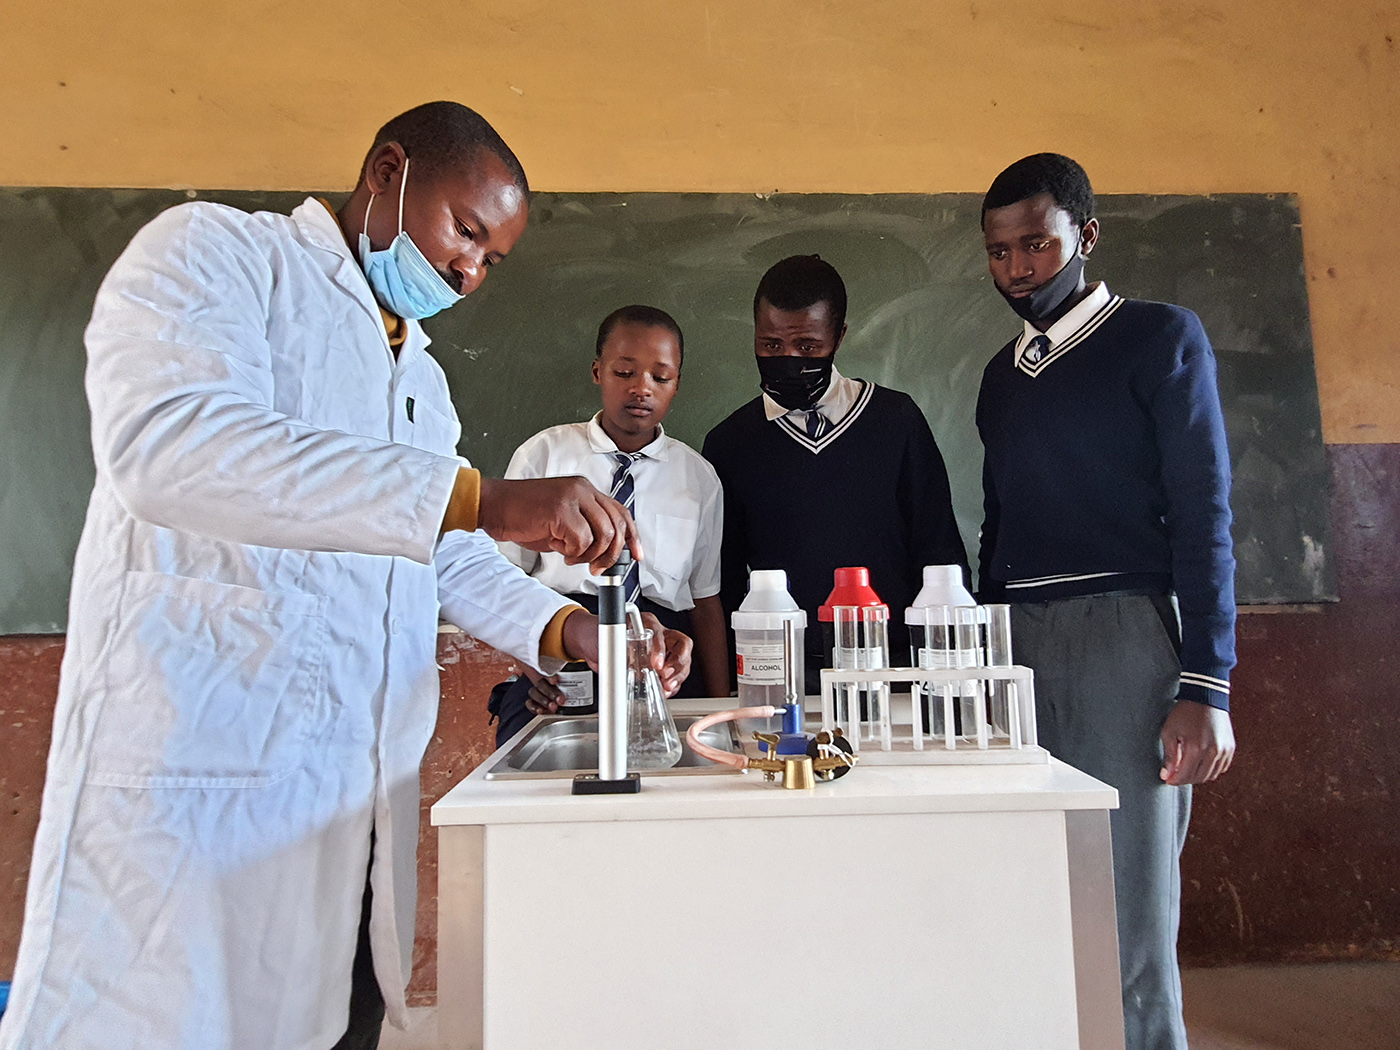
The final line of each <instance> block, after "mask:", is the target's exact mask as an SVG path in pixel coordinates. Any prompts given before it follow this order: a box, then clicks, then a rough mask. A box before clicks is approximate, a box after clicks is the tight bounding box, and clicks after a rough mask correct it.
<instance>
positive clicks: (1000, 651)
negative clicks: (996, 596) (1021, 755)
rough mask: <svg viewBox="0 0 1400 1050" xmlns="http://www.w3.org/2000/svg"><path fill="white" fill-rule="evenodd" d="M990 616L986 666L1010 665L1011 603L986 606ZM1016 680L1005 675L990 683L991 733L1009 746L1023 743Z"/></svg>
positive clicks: (1015, 746)
mask: <svg viewBox="0 0 1400 1050" xmlns="http://www.w3.org/2000/svg"><path fill="white" fill-rule="evenodd" d="M983 608H984V609H985V610H986V616H987V666H988V667H1010V666H1011V606H1009V605H985V606H983ZM1015 689H1016V686H1015V683H1013V682H1010V681H1008V680H1006V679H1004V678H1002V679H989V680H988V682H987V691H988V705H987V706H988V710H989V720H990V721H991V725H992V735H993V737H994V738H995V740H996V741H997V742H998V743H1001V742H1003V740H1004V742H1005V743H1006V745H1007V746H1008V747H1012V748H1019V747H1020V746H1021V725H1020V723H1021V717H1020V715H1021V712H1020V711H1019V709H1018V707H1017V704H1016V699H1015V695H1014V694H1015Z"/></svg>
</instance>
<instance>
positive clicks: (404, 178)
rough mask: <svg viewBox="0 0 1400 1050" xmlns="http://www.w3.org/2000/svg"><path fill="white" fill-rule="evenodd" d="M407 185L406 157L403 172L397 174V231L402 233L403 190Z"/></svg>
mask: <svg viewBox="0 0 1400 1050" xmlns="http://www.w3.org/2000/svg"><path fill="white" fill-rule="evenodd" d="M407 187H408V158H407V157H405V158H404V159H403V174H402V175H401V176H399V232H400V233H403V191H404V190H405V189H406V188H407Z"/></svg>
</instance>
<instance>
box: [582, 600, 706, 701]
mask: <svg viewBox="0 0 1400 1050" xmlns="http://www.w3.org/2000/svg"><path fill="white" fill-rule="evenodd" d="M642 623H643V624H644V625H645V626H646V628H647V629H648V630H649V631H651V651H650V657H651V666H652V668H653V669H654V670H655V671H656V676H657V677H658V678H659V679H660V680H661V689H662V691H663V692H665V694H666V695H667V696H674V695H675V694H676V690H677V689H679V688H680V687H681V683H683V682H684V681H685V679H686V676H687V675H689V674H690V650H691V641H690V638H689V637H688V636H686V635H684V634H682V633H681V632H680V631H671V630H668V629H667V628H665V627H663V626H661V621H660V620H658V619H657V618H656V617H655V616H653V615H652V614H651V613H642ZM564 652H566V653H567V654H568V656H569V659H571V660H586V661H587V662H588V666H589V667H591V668H593V670H595V671H596V670H597V669H598V617H596V616H594V615H593V614H592V613H590V612H585V611H583V610H582V609H580V610H579V611H577V612H574V613H571V614H570V615H569V617H568V619H566V620H565V621H564Z"/></svg>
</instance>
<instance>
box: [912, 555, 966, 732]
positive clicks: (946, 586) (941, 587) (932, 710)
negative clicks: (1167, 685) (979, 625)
mask: <svg viewBox="0 0 1400 1050" xmlns="http://www.w3.org/2000/svg"><path fill="white" fill-rule="evenodd" d="M976 604H977V602H976V601H975V600H974V599H973V597H972V593H971V592H970V591H969V590H968V589H967V587H966V586H965V585H964V583H963V574H962V569H961V568H960V567H959V566H957V565H925V566H924V585H923V588H922V589H921V590H920V591H919V593H918V594H917V595H916V596H915V597H914V604H913V605H911V606H910V607H909V608H908V609H906V610H904V623H905V625H906V626H907V627H908V628H909V657H910V664H911V665H912V666H914V667H927V668H943V667H956V666H960V660H959V657H958V652H959V645H958V639H957V628H956V618H955V617H954V615H953V613H952V610H953V609H956V608H969V607H974V606H976ZM953 689H954V692H953V698H954V704H953V717H954V726H953V728H954V732H961V730H962V722H963V718H964V710H963V707H964V703H965V702H971V700H972V698H963V697H962V696H961V692H962V690H961V689H960V687H957V686H954V687H953ZM919 691H920V693H921V694H922V696H923V700H922V706H923V715H924V729H925V731H927V732H932V733H933V735H934V736H942V735H943V733H944V731H945V720H944V709H943V697H942V694H941V692H940V691H939V690H937V689H933V688H929V687H920V688H919ZM966 714H967V716H968V717H970V716H971V712H970V711H969V712H966Z"/></svg>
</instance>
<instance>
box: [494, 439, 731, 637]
mask: <svg viewBox="0 0 1400 1050" xmlns="http://www.w3.org/2000/svg"><path fill="white" fill-rule="evenodd" d="M600 416H601V413H599V414H598V415H595V416H594V417H593V418H592V419H590V420H588V421H587V422H585V423H565V424H563V425H562V426H557V427H550V428H549V429H548V430H542V431H540V433H538V434H536V435H535V436H534V437H532V438H530V439H529V440H528V441H526V442H525V443H524V444H523V445H521V446H520V447H519V448H518V449H516V450H515V455H513V456H512V457H511V459H510V466H508V467H507V468H506V473H505V476H506V478H508V479H520V478H550V477H564V476H568V475H575V474H576V475H581V476H582V477H585V478H587V479H588V480H589V481H590V482H592V483H593V485H594V487H595V488H597V489H599V490H600V491H602V492H609V491H611V489H612V481H613V477H614V474H615V472H616V471H617V468H618V461H617V456H618V455H619V452H618V448H617V444H616V443H615V442H614V441H613V439H612V438H610V437H608V435H607V433H606V432H605V431H604V430H603V428H602V426H601V424H600V423H599V418H600ZM630 470H631V473H632V483H633V487H634V496H633V500H634V503H633V506H634V511H635V516H636V521H637V531H638V532H639V533H640V535H641V538H642V548H643V551H644V553H645V557H644V558H643V560H642V563H641V566H640V582H641V587H642V597H643V598H650V599H651V600H652V601H654V602H656V603H657V604H658V605H661V606H664V607H665V608H667V609H672V610H674V611H676V612H682V611H684V610H687V609H692V608H694V607H695V602H696V600H697V599H700V598H709V597H712V596H713V595H716V594H718V593H719V587H720V543H721V538H722V532H723V524H724V493H723V491H722V490H721V488H720V483H719V478H718V477H717V476H716V474H715V471H714V468H713V467H711V466H710V464H709V463H707V462H706V461H705V460H704V459H703V458H701V456H700V454H699V453H697V452H696V451H695V450H694V449H692V448H691V447H690V446H689V445H686V444H685V443H684V442H681V441H677V440H676V439H675V438H673V437H668V436H667V434H666V432H665V430H664V429H662V428H661V427H660V426H658V427H657V428H656V437H655V438H654V439H652V441H651V443H650V444H648V445H646V446H645V447H644V448H642V449H641V450H640V451H638V452H636V453H634V454H633V460H632V463H631V466H630ZM501 550H502V553H504V554H505V556H506V557H507V558H509V559H510V560H511V561H512V562H514V563H515V564H516V565H518V566H520V567H521V568H522V569H524V570H525V571H526V572H528V573H529V574H530V575H531V576H532V577H534V578H535V579H536V580H538V581H539V582H541V583H543V584H545V585H546V586H548V587H551V588H553V589H554V590H556V591H558V592H559V593H560V594H597V592H598V582H597V577H595V576H594V575H592V574H591V573H590V572H589V571H588V566H587V565H567V564H565V562H564V556H563V555H562V554H556V553H554V552H553V551H547V552H544V553H537V552H535V551H531V550H525V549H524V548H522V547H519V546H517V545H516V544H514V543H503V544H501Z"/></svg>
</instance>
